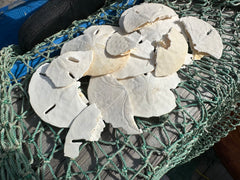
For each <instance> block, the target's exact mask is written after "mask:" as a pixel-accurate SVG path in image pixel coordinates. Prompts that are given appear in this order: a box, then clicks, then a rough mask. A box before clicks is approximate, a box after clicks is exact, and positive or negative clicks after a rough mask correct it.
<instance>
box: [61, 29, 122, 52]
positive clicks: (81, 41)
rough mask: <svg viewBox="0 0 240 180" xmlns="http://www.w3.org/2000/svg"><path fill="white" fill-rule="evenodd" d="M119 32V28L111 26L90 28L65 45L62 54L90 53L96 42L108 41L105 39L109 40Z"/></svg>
mask: <svg viewBox="0 0 240 180" xmlns="http://www.w3.org/2000/svg"><path fill="white" fill-rule="evenodd" d="M118 30H119V27H116V26H110V25H101V26H97V25H94V26H90V27H89V28H87V29H86V30H85V31H84V32H83V33H84V34H83V35H80V36H78V37H76V38H74V39H72V40H71V41H68V42H66V43H64V45H63V47H62V49H61V54H64V53H66V52H68V51H89V50H91V49H92V48H93V47H94V45H95V43H96V42H98V41H99V40H101V41H106V40H107V39H104V40H103V38H108V36H110V35H111V34H113V33H114V32H116V31H118ZM106 35H108V36H106Z"/></svg>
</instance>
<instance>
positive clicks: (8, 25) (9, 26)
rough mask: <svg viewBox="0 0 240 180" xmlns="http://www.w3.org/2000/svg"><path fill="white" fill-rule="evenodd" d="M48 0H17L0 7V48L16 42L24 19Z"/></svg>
mask: <svg viewBox="0 0 240 180" xmlns="http://www.w3.org/2000/svg"><path fill="white" fill-rule="evenodd" d="M47 1H48V0H18V1H16V2H15V3H12V4H10V5H8V6H6V7H3V8H1V9H0V49H2V48H3V47H6V46H9V45H10V44H18V31H19V29H20V27H21V25H22V24H23V23H24V21H25V20H26V19H27V18H28V17H29V16H30V15H31V14H32V13H33V12H34V11H36V10H37V9H38V8H40V7H41V6H42V5H44V4H45V3H46V2H47Z"/></svg>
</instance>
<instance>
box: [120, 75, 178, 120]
mask: <svg viewBox="0 0 240 180" xmlns="http://www.w3.org/2000/svg"><path fill="white" fill-rule="evenodd" d="M119 82H120V83H121V84H123V86H124V87H125V88H126V89H127V91H128V94H129V97H130V102H131V104H132V109H133V113H134V116H140V117H145V118H149V117H152V116H161V115H163V114H166V113H169V112H170V111H172V110H173V109H174V108H175V107H176V103H175V99H176V98H175V96H174V94H173V93H172V92H171V91H170V89H171V88H176V87H177V85H178V83H179V82H180V79H179V78H178V75H177V74H176V73H174V74H172V75H170V76H166V77H155V76H154V75H153V74H152V73H148V74H146V75H140V76H136V77H134V78H128V79H123V80H119Z"/></svg>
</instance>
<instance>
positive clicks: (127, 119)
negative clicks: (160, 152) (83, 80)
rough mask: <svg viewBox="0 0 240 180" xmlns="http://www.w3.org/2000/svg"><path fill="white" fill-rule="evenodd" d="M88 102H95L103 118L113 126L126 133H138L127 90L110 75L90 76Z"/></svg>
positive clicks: (140, 131)
mask: <svg viewBox="0 0 240 180" xmlns="http://www.w3.org/2000/svg"><path fill="white" fill-rule="evenodd" d="M88 98H89V101H90V103H96V105H97V107H98V108H99V109H100V110H101V112H102V115H103V120H104V121H105V122H107V123H110V124H112V126H113V127H114V128H119V127H121V128H123V129H124V130H125V131H126V132H127V134H140V133H142V130H141V129H139V128H138V127H137V125H136V123H135V120H134V118H133V112H132V107H131V104H130V100H129V97H128V93H127V90H126V89H125V88H124V87H123V85H122V84H120V83H119V82H118V81H117V80H116V79H115V78H113V77H112V76H111V75H105V76H100V77H92V78H91V79H90V82H89V87H88Z"/></svg>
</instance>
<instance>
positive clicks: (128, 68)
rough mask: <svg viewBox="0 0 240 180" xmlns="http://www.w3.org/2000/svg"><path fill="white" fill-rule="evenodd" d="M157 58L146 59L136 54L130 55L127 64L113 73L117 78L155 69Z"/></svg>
mask: <svg viewBox="0 0 240 180" xmlns="http://www.w3.org/2000/svg"><path fill="white" fill-rule="evenodd" d="M154 64H155V60H154V59H152V60H144V59H140V58H138V57H135V56H130V58H129V60H128V62H127V64H126V65H125V66H124V67H123V68H122V69H120V70H118V71H115V72H113V73H112V75H113V76H114V77H115V78H116V79H124V78H128V77H134V76H137V75H141V74H144V73H148V72H151V71H153V70H154V67H155V66H154Z"/></svg>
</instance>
